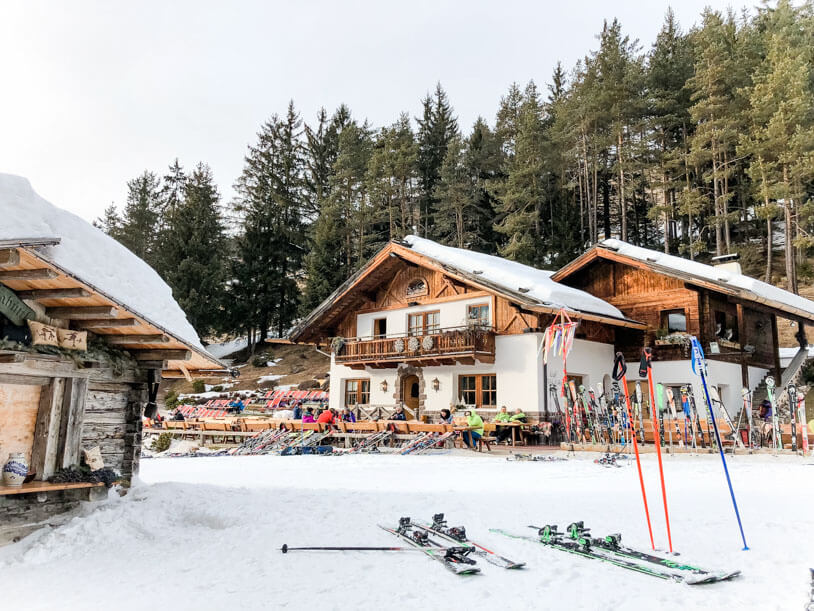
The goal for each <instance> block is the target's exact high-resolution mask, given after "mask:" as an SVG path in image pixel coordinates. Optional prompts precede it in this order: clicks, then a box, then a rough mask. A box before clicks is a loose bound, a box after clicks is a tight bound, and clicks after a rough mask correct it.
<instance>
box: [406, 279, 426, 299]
mask: <svg viewBox="0 0 814 611" xmlns="http://www.w3.org/2000/svg"><path fill="white" fill-rule="evenodd" d="M406 293H407V297H419V296H421V295H426V294H427V282H426V281H425V280H424V279H423V278H419V279H418V280H413V281H412V282H411V283H410V284H408V285H407V291H406Z"/></svg>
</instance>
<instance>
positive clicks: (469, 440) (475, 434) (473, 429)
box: [461, 410, 483, 450]
mask: <svg viewBox="0 0 814 611" xmlns="http://www.w3.org/2000/svg"><path fill="white" fill-rule="evenodd" d="M464 415H465V416H466V427H467V428H466V429H465V430H464V431H462V432H461V439H463V440H464V443H465V444H466V446H467V447H469V448H472V449H473V450H477V449H478V440H479V439H480V438H481V437H483V418H481V417H480V416H478V414H477V412H475V411H472V410H466V411H465V412H464Z"/></svg>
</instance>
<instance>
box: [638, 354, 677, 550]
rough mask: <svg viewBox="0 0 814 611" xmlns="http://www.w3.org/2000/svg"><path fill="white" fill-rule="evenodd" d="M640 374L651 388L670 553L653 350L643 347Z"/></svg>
mask: <svg viewBox="0 0 814 611" xmlns="http://www.w3.org/2000/svg"><path fill="white" fill-rule="evenodd" d="M639 376H642V377H643V376H647V386H648V389H649V390H650V412H651V413H650V416H651V417H652V418H653V441H654V442H655V443H656V456H658V459H659V477H660V478H661V496H662V498H663V499H664V521H665V522H666V523H667V543H668V544H669V546H670V553H671V554H672V553H673V536H672V534H671V533H670V512H669V511H667V489H666V488H665V487H664V465H663V464H662V462H661V440H660V437H661V435H660V431H659V414H658V411H659V410H658V405H656V395H655V392H654V389H653V350H652V348H642V360H641V362H640V363H639Z"/></svg>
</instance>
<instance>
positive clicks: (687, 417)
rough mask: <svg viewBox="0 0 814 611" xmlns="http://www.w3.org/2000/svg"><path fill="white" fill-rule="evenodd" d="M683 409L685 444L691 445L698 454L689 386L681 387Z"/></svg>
mask: <svg viewBox="0 0 814 611" xmlns="http://www.w3.org/2000/svg"><path fill="white" fill-rule="evenodd" d="M681 409H682V410H683V412H684V443H686V444H687V445H689V446H690V447H691V448H692V450H693V451H694V452H697V451H698V443H696V441H695V422H694V421H693V419H692V413H691V410H690V395H689V388H688V387H687V386H682V387H681Z"/></svg>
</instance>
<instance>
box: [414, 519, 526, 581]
mask: <svg viewBox="0 0 814 611" xmlns="http://www.w3.org/2000/svg"><path fill="white" fill-rule="evenodd" d="M413 526H414V527H416V528H421V529H423V530H425V531H427V532H428V533H432V534H434V535H438V536H439V537H442V538H443V539H446V540H447V541H449V542H450V543H453V544H455V545H460V546H463V547H467V548H469V549H470V550H471V552H472V553H473V554H475V555H477V556H480V557H481V558H483V559H484V560H486V562H488V563H490V564H494V565H495V566H499V567H501V568H504V569H520V568H523V567H524V566H526V563H525V562H514V561H513V560H509V559H508V558H504V557H503V556H501V555H500V554H497V553H495V552H493V551H492V550H490V549H487V548H485V547H484V546H482V545H480V544H479V543H475V542H474V541H472V540H471V539H469V538H468V537H467V535H466V528H464V527H463V526H448V525H447V521H446V520H445V519H444V514H443V513H436V514H435V515H434V516H433V517H432V524H426V523H421V522H416V523H413Z"/></svg>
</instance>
